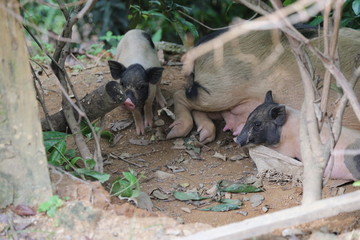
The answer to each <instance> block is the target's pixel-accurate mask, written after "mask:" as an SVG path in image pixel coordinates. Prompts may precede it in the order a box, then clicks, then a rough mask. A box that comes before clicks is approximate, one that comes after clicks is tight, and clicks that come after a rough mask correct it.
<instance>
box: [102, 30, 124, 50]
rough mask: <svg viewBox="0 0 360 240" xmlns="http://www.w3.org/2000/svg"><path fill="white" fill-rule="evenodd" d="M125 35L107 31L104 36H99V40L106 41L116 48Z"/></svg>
mask: <svg viewBox="0 0 360 240" xmlns="http://www.w3.org/2000/svg"><path fill="white" fill-rule="evenodd" d="M123 37H124V36H123V35H114V34H113V33H112V32H111V31H107V32H106V34H105V35H104V36H101V37H99V40H102V41H105V42H106V43H107V45H110V47H111V48H115V49H116V47H117V44H118V43H119V41H120V40H121V39H122V38H123Z"/></svg>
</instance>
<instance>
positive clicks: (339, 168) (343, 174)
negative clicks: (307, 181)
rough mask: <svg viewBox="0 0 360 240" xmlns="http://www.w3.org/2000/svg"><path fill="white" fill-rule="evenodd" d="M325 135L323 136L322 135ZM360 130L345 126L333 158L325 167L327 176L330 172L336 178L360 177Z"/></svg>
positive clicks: (351, 178) (350, 178)
mask: <svg viewBox="0 0 360 240" xmlns="http://www.w3.org/2000/svg"><path fill="white" fill-rule="evenodd" d="M322 137H323V136H322ZM359 150H360V132H359V131H357V130H353V129H349V128H346V127H343V128H342V130H341V135H340V138H339V141H338V142H337V144H336V146H335V149H334V151H333V158H332V159H331V160H330V161H329V163H328V164H327V166H326V169H325V174H324V175H325V176H328V175H329V173H330V172H331V174H330V177H331V178H336V179H349V180H359V179H360V151H359Z"/></svg>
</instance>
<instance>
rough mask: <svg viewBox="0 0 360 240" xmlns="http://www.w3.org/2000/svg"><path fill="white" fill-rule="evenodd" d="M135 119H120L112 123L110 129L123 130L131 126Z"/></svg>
mask: <svg viewBox="0 0 360 240" xmlns="http://www.w3.org/2000/svg"><path fill="white" fill-rule="evenodd" d="M133 122H134V121H133V120H131V119H125V120H119V121H116V122H114V123H111V124H110V127H109V128H110V130H111V131H114V132H118V131H121V130H123V129H125V128H127V127H129V126H130V125H131V124H132V123H133Z"/></svg>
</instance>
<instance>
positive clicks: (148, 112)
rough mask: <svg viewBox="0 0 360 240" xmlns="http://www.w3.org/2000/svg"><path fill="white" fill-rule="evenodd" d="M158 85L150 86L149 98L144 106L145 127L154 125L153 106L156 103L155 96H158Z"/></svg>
mask: <svg viewBox="0 0 360 240" xmlns="http://www.w3.org/2000/svg"><path fill="white" fill-rule="evenodd" d="M156 88H157V87H156V85H153V84H149V96H148V98H147V99H146V101H145V104H144V115H145V122H144V124H145V127H152V124H153V117H154V115H153V109H152V105H153V102H154V98H155V94H156V91H157V89H156Z"/></svg>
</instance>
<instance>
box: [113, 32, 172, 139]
mask: <svg viewBox="0 0 360 240" xmlns="http://www.w3.org/2000/svg"><path fill="white" fill-rule="evenodd" d="M109 67H110V73H111V76H112V77H113V78H114V79H115V80H118V81H120V85H121V90H122V91H123V93H124V98H125V102H124V103H123V106H124V107H125V108H126V109H128V110H130V111H131V112H132V115H133V118H134V121H135V126H136V133H137V134H138V135H141V134H144V132H145V127H151V126H152V124H153V111H152V104H153V102H154V98H155V97H156V100H157V102H158V103H159V105H160V106H161V107H164V106H165V105H166V100H165V98H164V96H163V95H162V93H161V90H160V82H161V76H162V72H163V70H164V68H162V67H161V65H160V62H159V59H158V57H157V54H156V50H155V45H154V43H153V41H152V40H151V37H150V35H149V34H148V33H146V32H144V31H142V30H138V29H134V30H131V31H129V32H127V33H126V34H125V36H124V37H123V38H122V40H121V41H120V43H119V45H118V47H117V51H116V61H109Z"/></svg>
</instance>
